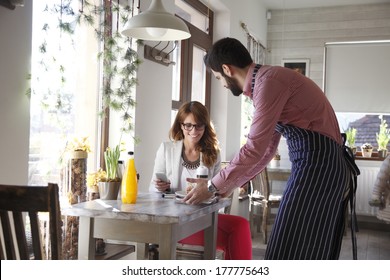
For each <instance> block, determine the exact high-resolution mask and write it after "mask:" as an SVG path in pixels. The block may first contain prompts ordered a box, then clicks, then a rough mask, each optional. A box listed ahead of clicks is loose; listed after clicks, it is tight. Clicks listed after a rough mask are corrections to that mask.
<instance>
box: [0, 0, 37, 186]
mask: <svg viewBox="0 0 390 280" xmlns="http://www.w3.org/2000/svg"><path fill="white" fill-rule="evenodd" d="M31 25H32V1H25V5H24V7H16V9H15V10H8V9H6V8H4V7H0V38H1V39H0V184H27V182H28V151H29V129H30V107H29V106H30V102H29V99H28V98H27V97H26V95H25V92H26V89H27V88H28V81H27V79H26V78H27V74H29V73H30V62H31V34H32V33H31Z"/></svg>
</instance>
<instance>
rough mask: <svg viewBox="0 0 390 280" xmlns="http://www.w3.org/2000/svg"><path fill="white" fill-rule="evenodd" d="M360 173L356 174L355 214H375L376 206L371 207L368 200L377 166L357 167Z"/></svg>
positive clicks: (377, 169) (377, 170)
mask: <svg viewBox="0 0 390 280" xmlns="http://www.w3.org/2000/svg"><path fill="white" fill-rule="evenodd" d="M359 168H360V175H359V176H358V180H357V181H358V182H357V190H356V214H358V215H368V216H376V213H377V211H378V208H377V207H371V206H370V205H369V204H368V201H369V200H370V198H371V193H372V189H373V188H374V183H375V180H376V176H377V174H378V172H379V167H359Z"/></svg>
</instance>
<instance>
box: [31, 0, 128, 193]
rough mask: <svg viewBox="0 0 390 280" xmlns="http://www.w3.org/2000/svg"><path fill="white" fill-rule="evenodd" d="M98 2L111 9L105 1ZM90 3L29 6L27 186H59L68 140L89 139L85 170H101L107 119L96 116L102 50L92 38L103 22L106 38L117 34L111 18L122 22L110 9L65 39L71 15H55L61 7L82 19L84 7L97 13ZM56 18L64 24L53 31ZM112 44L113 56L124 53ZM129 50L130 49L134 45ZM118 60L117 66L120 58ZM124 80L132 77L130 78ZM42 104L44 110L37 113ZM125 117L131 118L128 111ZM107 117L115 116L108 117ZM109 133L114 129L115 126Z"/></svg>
mask: <svg viewBox="0 0 390 280" xmlns="http://www.w3.org/2000/svg"><path fill="white" fill-rule="evenodd" d="M99 3H100V2H99ZM102 3H105V5H113V6H114V5H116V4H113V2H111V1H109V0H104V1H103V2H102ZM90 5H91V4H89V3H88V4H87V2H80V1H77V0H73V1H72V0H66V1H65V0H56V1H53V0H45V1H35V2H34V5H33V28H32V30H33V44H32V52H33V53H32V70H31V71H32V72H31V74H32V79H31V89H32V94H31V125H30V127H31V128H30V163H29V184H44V183H46V182H49V181H50V182H57V183H59V184H60V185H61V183H60V182H61V180H62V179H61V177H63V175H64V174H62V172H63V166H64V165H63V162H64V158H63V155H64V151H65V147H66V145H67V142H69V141H71V140H73V138H74V137H77V138H78V139H81V138H83V137H88V139H89V144H90V146H91V150H92V153H90V154H89V156H88V168H89V170H88V172H92V171H95V170H96V169H97V167H98V166H99V165H100V166H102V167H103V164H102V162H103V160H102V158H103V157H102V151H103V150H104V149H105V147H106V146H107V145H108V132H109V131H108V123H109V119H108V118H104V119H103V121H102V119H101V118H100V117H99V115H98V112H99V111H100V110H101V109H100V108H102V96H101V95H102V91H103V90H102V87H103V86H102V85H103V84H104V80H105V74H103V73H102V72H103V68H104V67H103V65H102V63H101V59H99V57H98V56H97V55H98V53H99V52H100V51H101V50H102V49H103V47H104V46H103V44H102V43H101V42H99V41H98V40H96V32H100V31H101V28H102V22H103V20H105V21H104V32H108V33H109V34H111V33H113V32H114V31H117V29H115V28H118V25H119V24H116V20H117V19H118V18H120V19H123V20H124V18H123V17H122V14H120V13H119V10H118V9H114V8H112V9H110V10H109V12H106V13H105V14H104V17H103V16H101V17H100V14H101V13H100V12H98V13H97V14H96V16H95V18H94V25H93V26H91V25H89V24H78V25H77V28H76V30H75V33H74V34H73V35H72V36H68V32H66V30H67V28H66V23H67V22H74V17H73V16H71V17H69V18H68V16H67V13H66V12H61V13H60V12H59V8H60V7H61V6H62V7H66V9H67V10H71V9H72V10H73V11H76V12H78V11H79V10H80V9H84V10H83V11H84V15H86V16H87V12H86V11H87V9H90V10H89V11H96V10H97V9H95V7H94V6H90ZM62 11H64V10H62ZM99 11H100V10H99ZM59 14H61V16H60V20H61V24H63V26H64V28H61V29H58V28H57V26H58V25H59V16H58V15H59ZM88 15H89V13H88ZM127 15H129V13H127ZM92 17H93V16H92ZM107 20H108V21H107ZM81 22H83V19H81ZM64 23H65V24H64ZM120 24H121V23H120ZM111 26H112V28H111ZM119 26H120V25H119ZM103 34H106V33H103ZM115 40H116V41H115V42H116V43H118V45H115V47H117V49H115V54H118V53H122V52H126V51H127V50H128V48H127V47H128V45H124V44H128V43H127V42H123V40H119V39H117V38H115ZM112 41H113V40H112ZM131 47H132V48H133V49H134V48H135V46H134V44H133V45H132V46H131ZM128 56H130V55H128ZM118 61H120V62H121V63H122V64H123V60H121V59H118ZM118 64H119V63H118ZM118 64H116V65H115V66H118ZM118 67H123V66H121V65H119V66H118ZM105 69H106V68H105ZM118 72H119V70H118ZM114 76H115V75H114ZM115 77H117V76H115ZM126 77H130V78H129V79H132V77H131V75H126ZM117 84H120V81H119V82H118V80H116V79H112V80H111V83H110V85H111V87H110V89H113V88H115V90H116V89H117ZM118 88H119V86H118ZM118 91H119V90H118ZM42 106H44V107H45V109H43V110H42ZM129 114H130V115H132V116H133V115H134V114H132V113H131V112H129ZM109 117H110V118H111V119H112V118H120V117H121V116H119V114H118V113H116V114H114V113H112V114H111V115H110V116H109ZM132 121H134V120H132ZM121 123H124V122H123V121H121ZM102 124H103V125H102ZM110 124H111V123H110ZM110 129H111V128H110ZM114 129H117V130H118V131H119V130H120V129H121V128H120V127H118V128H117V127H114ZM126 144H132V143H126ZM99 160H100V164H98V162H99Z"/></svg>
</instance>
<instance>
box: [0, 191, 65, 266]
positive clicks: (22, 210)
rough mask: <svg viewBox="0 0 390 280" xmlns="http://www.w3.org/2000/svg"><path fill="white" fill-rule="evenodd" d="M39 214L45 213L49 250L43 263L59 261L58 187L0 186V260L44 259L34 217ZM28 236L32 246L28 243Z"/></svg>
mask: <svg viewBox="0 0 390 280" xmlns="http://www.w3.org/2000/svg"><path fill="white" fill-rule="evenodd" d="M41 212H47V213H48V217H49V236H50V242H49V244H50V245H49V246H50V247H49V255H48V256H47V259H53V260H57V259H62V239H61V238H62V237H61V225H62V221H61V210H60V204H59V194H58V185H57V184H48V186H14V185H0V217H1V226H2V232H0V237H1V239H3V240H1V242H0V245H1V247H0V250H1V259H9V260H14V259H17V258H18V257H19V258H20V259H23V260H29V259H37V260H38V259H43V258H44V253H43V243H42V236H41V230H40V221H39V217H38V213H41ZM27 217H28V218H29V219H27ZM12 220H13V221H12ZM28 220H29V222H28ZM26 229H27V230H26ZM26 233H27V234H26ZM30 235H31V242H32V243H31V242H30V241H29V239H30ZM15 240H16V242H15ZM1 243H3V244H1ZM3 245H4V248H3ZM29 245H30V246H29ZM30 247H31V248H30ZM17 252H19V256H18V255H17Z"/></svg>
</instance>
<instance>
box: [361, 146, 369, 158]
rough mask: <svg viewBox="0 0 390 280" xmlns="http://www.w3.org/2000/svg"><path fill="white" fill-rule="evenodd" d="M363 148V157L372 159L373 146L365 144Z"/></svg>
mask: <svg viewBox="0 0 390 280" xmlns="http://www.w3.org/2000/svg"><path fill="white" fill-rule="evenodd" d="M361 148H362V156H363V157H371V155H372V145H371V144H370V143H364V144H363V145H362V147H361Z"/></svg>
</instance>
